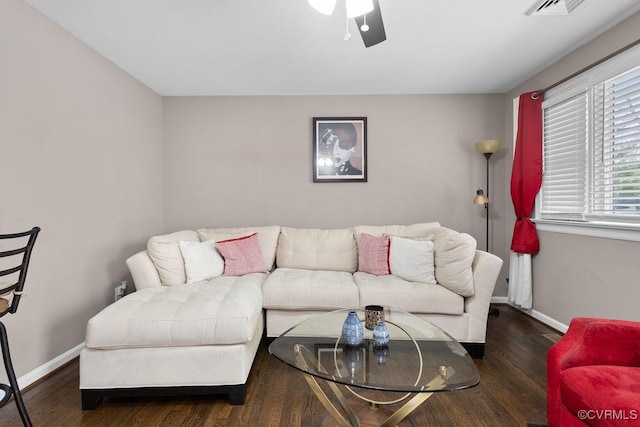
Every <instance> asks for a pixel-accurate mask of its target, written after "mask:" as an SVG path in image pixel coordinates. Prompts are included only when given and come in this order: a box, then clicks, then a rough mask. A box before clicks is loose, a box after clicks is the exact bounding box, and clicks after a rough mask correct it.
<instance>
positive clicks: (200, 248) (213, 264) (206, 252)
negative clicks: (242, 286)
mask: <svg viewBox="0 0 640 427" xmlns="http://www.w3.org/2000/svg"><path fill="white" fill-rule="evenodd" d="M178 246H179V247H180V253H181V254H182V258H183V259H184V270H185V273H186V275H187V283H195V282H200V281H202V280H211V279H213V278H214V277H218V276H220V275H222V273H223V271H224V260H223V259H222V256H221V255H220V253H219V252H218V250H217V249H216V242H192V241H186V240H181V241H180V242H178Z"/></svg>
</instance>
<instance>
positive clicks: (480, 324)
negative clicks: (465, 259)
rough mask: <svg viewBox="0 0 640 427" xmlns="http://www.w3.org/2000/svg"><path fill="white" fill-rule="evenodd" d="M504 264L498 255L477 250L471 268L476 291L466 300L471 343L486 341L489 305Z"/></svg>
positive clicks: (465, 305) (465, 307)
mask: <svg viewBox="0 0 640 427" xmlns="http://www.w3.org/2000/svg"><path fill="white" fill-rule="evenodd" d="M502 264H503V261H502V259H500V258H499V257H497V256H496V255H493V254H490V253H489V252H484V251H480V250H476V256H475V258H474V259H473V264H472V267H471V268H472V270H473V285H474V287H475V291H474V294H473V295H472V296H470V297H468V298H465V300H464V311H465V313H467V314H468V315H469V342H484V341H485V336H486V332H487V316H488V315H489V304H490V303H491V297H492V296H493V289H494V288H495V286H496V281H497V280H498V275H499V274H500V269H501V268H502Z"/></svg>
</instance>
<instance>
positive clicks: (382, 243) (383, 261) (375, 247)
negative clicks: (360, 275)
mask: <svg viewBox="0 0 640 427" xmlns="http://www.w3.org/2000/svg"><path fill="white" fill-rule="evenodd" d="M390 242H391V239H390V238H389V236H382V237H375V236H372V235H370V234H366V233H362V234H361V235H360V244H359V245H358V270H359V271H362V272H364V273H369V274H375V275H376V276H381V275H384V274H390V271H391V269H390V268H389V245H390Z"/></svg>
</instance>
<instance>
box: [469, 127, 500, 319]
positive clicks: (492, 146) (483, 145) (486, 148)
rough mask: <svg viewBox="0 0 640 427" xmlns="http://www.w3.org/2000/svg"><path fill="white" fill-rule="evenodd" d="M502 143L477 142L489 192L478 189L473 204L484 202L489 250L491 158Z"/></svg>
mask: <svg viewBox="0 0 640 427" xmlns="http://www.w3.org/2000/svg"><path fill="white" fill-rule="evenodd" d="M501 145H502V141H500V140H499V139H487V140H484V141H478V142H476V150H478V152H479V153H480V154H483V155H484V157H485V159H487V186H486V189H487V193H486V194H485V193H484V192H483V191H482V189H478V191H476V196H475V197H474V198H473V204H475V205H482V204H484V208H485V210H486V211H487V226H486V232H487V252H489V159H490V158H491V155H492V154H493V153H495V152H496V151H498V150H499V149H500V146H501ZM489 314H493V315H496V316H497V315H499V314H500V310H498V309H497V308H495V307H490V308H489Z"/></svg>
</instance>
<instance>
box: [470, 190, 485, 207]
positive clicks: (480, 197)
mask: <svg viewBox="0 0 640 427" xmlns="http://www.w3.org/2000/svg"><path fill="white" fill-rule="evenodd" d="M484 203H489V198H488V197H487V196H485V195H484V191H482V190H478V191H476V197H474V198H473V204H474V205H482V204H484Z"/></svg>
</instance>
